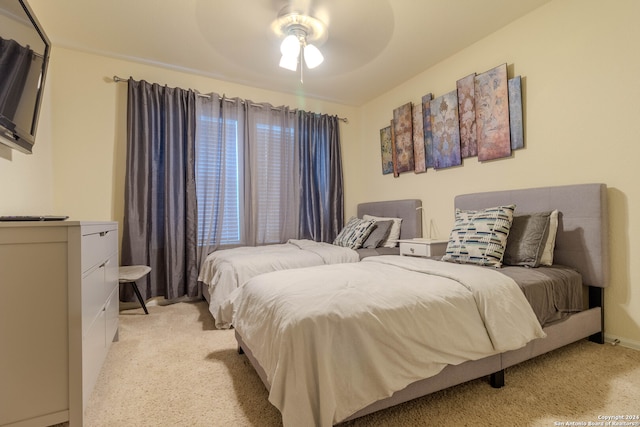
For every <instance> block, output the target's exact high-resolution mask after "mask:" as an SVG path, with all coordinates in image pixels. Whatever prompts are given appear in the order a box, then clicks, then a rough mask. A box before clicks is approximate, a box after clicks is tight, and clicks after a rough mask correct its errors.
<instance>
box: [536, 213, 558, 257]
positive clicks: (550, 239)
mask: <svg viewBox="0 0 640 427" xmlns="http://www.w3.org/2000/svg"><path fill="white" fill-rule="evenodd" d="M557 231H558V210H557V209H556V210H554V211H553V212H551V216H550V217H549V233H547V241H546V243H545V245H544V249H543V251H542V257H541V258H540V265H552V264H553V250H554V249H555V247H556V233H557Z"/></svg>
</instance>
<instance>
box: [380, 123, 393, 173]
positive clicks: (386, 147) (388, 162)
mask: <svg viewBox="0 0 640 427" xmlns="http://www.w3.org/2000/svg"><path fill="white" fill-rule="evenodd" d="M392 148H393V147H392V146H391V126H387V127H386V128H382V129H380V154H381V155H382V174H383V175H387V174H390V173H393V155H392V154H391V153H392V151H391V150H392Z"/></svg>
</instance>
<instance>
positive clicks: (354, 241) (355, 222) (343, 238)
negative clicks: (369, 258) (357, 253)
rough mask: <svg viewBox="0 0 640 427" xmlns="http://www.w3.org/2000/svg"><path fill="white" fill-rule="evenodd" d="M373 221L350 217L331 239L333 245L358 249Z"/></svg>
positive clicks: (369, 230)
mask: <svg viewBox="0 0 640 427" xmlns="http://www.w3.org/2000/svg"><path fill="white" fill-rule="evenodd" d="M373 224H375V221H373V220H363V219H358V218H356V217H351V218H350V219H349V221H348V222H347V225H345V226H344V228H343V229H342V230H340V233H338V236H336V238H335V240H334V241H333V244H334V245H337V246H344V247H347V248H351V249H358V248H359V247H360V246H362V242H364V241H365V239H366V238H367V237H368V236H369V233H370V232H371V229H372V228H373Z"/></svg>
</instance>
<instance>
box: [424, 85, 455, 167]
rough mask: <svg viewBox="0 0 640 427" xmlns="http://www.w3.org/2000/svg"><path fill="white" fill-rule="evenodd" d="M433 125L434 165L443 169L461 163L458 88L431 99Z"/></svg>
mask: <svg viewBox="0 0 640 427" xmlns="http://www.w3.org/2000/svg"><path fill="white" fill-rule="evenodd" d="M431 127H432V131H433V157H434V167H435V168H436V169H441V168H448V167H451V166H458V165H460V164H461V163H462V159H461V157H460V125H459V121H458V93H457V90H454V91H451V92H449V93H447V94H445V95H442V96H440V97H438V98H436V99H434V100H432V101H431Z"/></svg>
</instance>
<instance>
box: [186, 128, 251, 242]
mask: <svg viewBox="0 0 640 427" xmlns="http://www.w3.org/2000/svg"><path fill="white" fill-rule="evenodd" d="M196 126H201V127H202V128H203V129H201V130H202V132H199V137H200V138H199V140H198V141H196V148H197V154H196V198H197V200H198V245H199V246H203V245H213V244H214V243H215V242H213V241H206V240H207V239H213V237H214V236H216V235H217V231H218V230H217V227H220V232H221V234H220V244H221V245H238V244H241V238H240V208H241V207H240V189H239V176H238V174H239V170H240V165H239V163H238V162H239V156H238V122H237V121H232V120H227V123H226V124H224V126H225V129H224V130H225V132H220V130H222V126H223V123H222V120H221V119H219V118H215V119H212V118H210V117H206V116H199V117H198V123H197V124H196ZM223 135H224V140H223V141H220V142H218V139H220V137H221V136H223ZM219 177H220V178H219ZM219 200H221V201H222V209H221V210H220V211H218V210H217V209H216V207H217V206H216V204H218V203H219V202H218V201H219ZM216 215H220V216H222V218H221V219H222V221H219V220H218V219H219V218H216Z"/></svg>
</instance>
